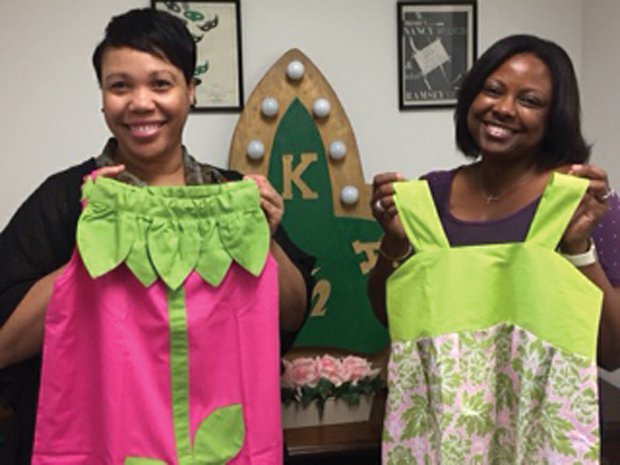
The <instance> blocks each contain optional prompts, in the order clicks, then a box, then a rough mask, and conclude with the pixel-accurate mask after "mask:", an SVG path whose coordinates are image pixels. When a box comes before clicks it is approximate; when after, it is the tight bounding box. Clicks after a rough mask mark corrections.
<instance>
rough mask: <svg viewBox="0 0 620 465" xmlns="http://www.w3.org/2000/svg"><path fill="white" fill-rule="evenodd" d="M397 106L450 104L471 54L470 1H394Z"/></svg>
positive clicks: (473, 9) (473, 31)
mask: <svg viewBox="0 0 620 465" xmlns="http://www.w3.org/2000/svg"><path fill="white" fill-rule="evenodd" d="M397 10H398V28H397V30H398V96H399V108H400V109H401V110H412V109H422V108H447V107H453V106H455V104H456V98H457V93H458V90H459V87H460V85H461V81H462V80H463V77H464V76H465V74H466V73H467V71H468V70H469V68H471V66H472V64H473V62H474V60H475V57H476V46H477V41H476V33H477V31H476V27H477V23H476V0H457V1H452V2H443V1H434V2H433V1H426V2H422V1H409V2H398V3H397Z"/></svg>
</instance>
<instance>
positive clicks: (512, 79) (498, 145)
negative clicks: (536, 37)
mask: <svg viewBox="0 0 620 465" xmlns="http://www.w3.org/2000/svg"><path fill="white" fill-rule="evenodd" d="M552 90H553V84H552V78H551V73H550V72H549V69H548V68H547V66H546V65H545V64H544V63H543V62H542V61H541V60H540V59H539V58H537V57H536V56H535V55H533V54H531V53H519V54H517V55H513V56H512V57H511V58H509V59H508V60H506V61H505V62H504V63H503V64H502V65H501V66H500V67H499V68H497V69H496V70H495V71H493V72H492V73H491V74H490V75H489V76H488V77H487V78H486V80H485V82H484V85H483V86H482V89H481V90H480V93H479V94H478V95H477V96H476V98H475V99H474V101H473V102H472V104H471V106H470V107H469V111H468V113H467V128H468V129H469V132H470V134H471V136H472V138H473V139H474V141H476V144H477V145H478V148H479V149H480V154H481V155H482V156H483V157H503V158H504V159H506V160H508V159H516V158H518V159H525V158H533V157H536V155H537V154H538V153H539V150H540V145H541V142H542V139H543V137H544V135H545V129H546V126H547V117H548V114H549V107H550V104H551V98H552V94H553V92H552Z"/></svg>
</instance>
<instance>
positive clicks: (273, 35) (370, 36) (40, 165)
mask: <svg viewBox="0 0 620 465" xmlns="http://www.w3.org/2000/svg"><path fill="white" fill-rule="evenodd" d="M582 1H583V0H543V1H541V0H520V1H518V2H517V1H513V0H480V2H479V19H480V21H479V39H480V40H479V44H480V49H484V48H486V47H487V46H488V45H489V44H490V43H492V42H493V41H494V40H495V39H496V38H498V37H500V36H503V35H506V34H509V33H515V32H532V33H536V34H540V35H544V36H547V37H550V38H552V39H555V40H557V41H559V42H561V43H562V44H563V45H565V46H566V48H567V49H568V50H569V52H570V53H571V55H572V56H573V57H574V59H575V62H576V64H577V67H578V69H579V68H580V67H581V55H582V43H584V38H583V31H582V28H581V25H582V8H581V6H582ZM601 3H603V2H601ZM607 4H608V5H606V7H608V8H616V9H617V7H616V6H615V4H614V1H613V0H609V1H608V2H607ZM148 5H149V3H148V2H146V1H128V0H106V1H105V2H101V1H99V0H81V1H74V0H71V1H68V0H56V1H55V2H40V1H38V0H21V1H19V2H9V1H1V2H0V62H1V63H2V72H0V108H1V109H2V111H1V112H0V118H1V119H0V139H1V140H2V147H3V151H4V153H3V155H2V156H0V192H1V194H2V199H3V201H2V202H1V203H0V225H3V224H5V222H6V221H7V220H8V219H9V217H10V215H11V214H12V212H13V211H14V210H15V209H16V208H17V206H18V205H19V204H20V203H21V201H22V200H23V199H24V197H25V196H26V195H27V194H28V193H29V192H31V191H32V189H33V188H34V187H35V186H36V185H38V184H39V183H40V182H41V181H42V180H43V179H44V178H45V177H46V176H47V175H49V174H50V173H52V172H54V171H56V170H59V169H61V168H64V167H66V166H69V165H71V164H74V163H77V162H79V161H81V160H82V159H84V158H85V157H86V156H89V155H92V154H96V153H97V152H98V151H99V150H100V148H101V147H102V145H103V143H104V141H105V139H106V137H107V130H106V128H105V125H104V124H103V121H102V118H101V114H100V112H99V108H100V102H99V95H98V89H97V85H96V82H95V78H94V76H93V72H92V70H91V65H90V55H91V52H92V49H93V47H94V46H95V45H96V43H97V41H98V40H99V39H100V37H101V35H102V32H103V28H104V26H105V24H106V22H107V21H108V19H109V17H110V16H111V15H113V14H117V13H120V12H123V11H125V10H127V9H129V8H131V7H137V6H148ZM601 17H603V18H604V17H605V14H604V12H603V13H602V14H601ZM242 23H243V24H242V30H243V42H244V44H243V52H244V72H245V83H244V84H245V92H246V95H249V94H250V92H251V91H252V89H253V88H254V86H255V85H256V83H257V82H258V80H259V79H260V78H261V77H262V76H263V74H264V73H265V72H266V71H267V70H268V69H269V67H270V66H271V65H272V64H273V63H274V62H275V61H276V60H277V59H278V58H279V57H280V56H281V55H282V54H283V53H284V52H285V51H286V50H288V49H289V48H292V47H298V48H300V49H301V50H302V51H303V52H304V53H305V54H306V55H307V56H308V57H309V58H310V59H311V60H312V61H313V62H314V63H315V64H316V65H317V66H318V67H319V68H320V69H321V71H322V72H323V74H324V75H325V76H326V77H327V79H328V80H329V81H330V83H331V85H332V87H333V88H334V89H335V91H336V93H337V94H338V96H339V98H340V100H341V102H342V104H343V106H344V108H345V110H346V111H347V113H348V116H349V119H350V120H351V124H352V125H353V129H354V131H355V133H356V136H357V139H358V145H359V149H360V153H361V157H362V164H363V167H364V172H365V175H366V178H367V179H368V180H370V179H371V178H372V174H373V173H375V172H377V171H381V170H388V169H390V170H392V169H394V170H398V171H401V172H402V173H404V174H405V175H407V176H418V175H420V174H422V173H424V172H426V171H428V170H430V169H433V168H448V167H451V166H454V165H455V164H457V163H461V162H462V158H461V157H460V156H459V155H458V154H457V153H456V151H455V149H454V143H453V134H452V113H451V111H449V110H434V111H422V112H419V111H418V112H404V113H403V112H399V111H398V97H397V88H396V80H397V71H396V69H397V61H396V60H397V59H396V0H337V1H334V0H296V1H290V0H242ZM612 32H613V31H612ZM608 84H611V82H610V81H608ZM236 120H237V115H236V114H228V115H223V114H207V115H205V114H200V115H199V114H196V115H192V116H191V117H190V120H189V123H188V126H187V130H186V143H187V145H188V146H189V147H190V149H191V151H192V152H193V153H194V154H195V155H196V156H197V157H198V158H200V159H203V160H208V161H210V162H212V163H215V164H220V165H225V164H226V163H227V152H228V145H229V140H230V137H231V135H232V131H233V129H234V125H235V123H236Z"/></svg>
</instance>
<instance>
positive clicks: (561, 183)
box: [525, 173, 588, 249]
mask: <svg viewBox="0 0 620 465" xmlns="http://www.w3.org/2000/svg"><path fill="white" fill-rule="evenodd" d="M587 188H588V180H587V179H583V178H578V177H575V176H569V175H566V174H561V173H553V174H552V175H551V176H550V178H549V182H548V183H547V186H546V187H545V190H544V192H543V195H542V197H541V199H540V202H539V204H538V208H537V209H536V213H534V218H533V219H532V223H531V225H530V229H529V231H528V233H527V237H526V239H525V241H526V242H530V243H535V244H537V245H540V246H542V247H545V248H549V249H555V248H556V247H557V245H558V244H559V242H560V239H561V238H562V235H563V234H564V231H565V230H566V227H567V226H568V223H569V221H570V219H571V218H572V216H573V213H574V212H575V210H576V209H577V207H578V206H579V203H580V202H581V199H582V198H583V194H584V193H585V191H586V189H587Z"/></svg>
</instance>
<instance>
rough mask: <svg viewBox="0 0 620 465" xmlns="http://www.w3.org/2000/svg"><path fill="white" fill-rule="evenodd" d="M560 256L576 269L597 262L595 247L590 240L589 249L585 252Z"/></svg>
mask: <svg viewBox="0 0 620 465" xmlns="http://www.w3.org/2000/svg"><path fill="white" fill-rule="evenodd" d="M562 256H563V257H564V258H565V259H566V260H568V261H569V262H571V263H572V264H573V265H575V266H576V267H577V268H581V267H582V266H588V265H592V264H593V263H596V262H597V260H598V256H597V255H596V247H595V246H594V241H593V240H592V239H590V248H589V249H588V250H587V251H586V252H584V253H578V254H575V255H569V254H566V253H563V254H562Z"/></svg>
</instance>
